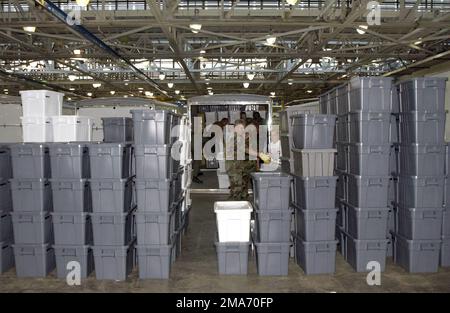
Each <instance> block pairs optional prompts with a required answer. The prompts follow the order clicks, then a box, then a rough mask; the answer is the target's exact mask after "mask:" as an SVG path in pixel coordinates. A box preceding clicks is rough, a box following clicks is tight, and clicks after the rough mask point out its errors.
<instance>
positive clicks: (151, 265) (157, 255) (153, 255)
mask: <svg viewBox="0 0 450 313" xmlns="http://www.w3.org/2000/svg"><path fill="white" fill-rule="evenodd" d="M136 250H137V260H138V268H139V279H169V277H170V268H171V263H172V262H171V259H172V257H171V255H172V245H148V246H143V245H137V246H136Z"/></svg>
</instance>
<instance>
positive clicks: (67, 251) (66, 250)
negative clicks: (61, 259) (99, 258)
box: [62, 248, 77, 257]
mask: <svg viewBox="0 0 450 313" xmlns="http://www.w3.org/2000/svg"><path fill="white" fill-rule="evenodd" d="M62 254H63V256H73V257H76V256H77V251H76V249H71V248H64V249H63V251H62Z"/></svg>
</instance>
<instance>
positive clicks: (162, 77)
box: [158, 73, 166, 80]
mask: <svg viewBox="0 0 450 313" xmlns="http://www.w3.org/2000/svg"><path fill="white" fill-rule="evenodd" d="M158 77H159V80H164V79H165V78H166V74H164V73H159V76H158Z"/></svg>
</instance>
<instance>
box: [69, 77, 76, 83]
mask: <svg viewBox="0 0 450 313" xmlns="http://www.w3.org/2000/svg"><path fill="white" fill-rule="evenodd" d="M68 78H69V80H70V81H71V82H73V81H74V80H75V79H77V76H76V75H69V77H68Z"/></svg>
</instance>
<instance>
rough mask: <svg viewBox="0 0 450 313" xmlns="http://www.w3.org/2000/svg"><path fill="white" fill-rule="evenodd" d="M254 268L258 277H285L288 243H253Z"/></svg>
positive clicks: (286, 273) (287, 262) (289, 245)
mask: <svg viewBox="0 0 450 313" xmlns="http://www.w3.org/2000/svg"><path fill="white" fill-rule="evenodd" d="M255 247H256V267H257V269H258V275H259V276H287V275H288V265H289V250H290V247H291V243H290V242H282V243H260V242H255Z"/></svg>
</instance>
